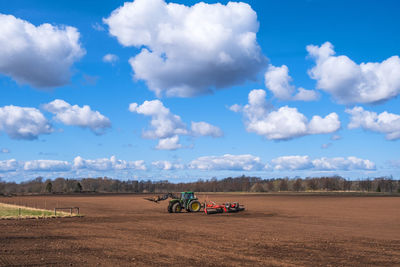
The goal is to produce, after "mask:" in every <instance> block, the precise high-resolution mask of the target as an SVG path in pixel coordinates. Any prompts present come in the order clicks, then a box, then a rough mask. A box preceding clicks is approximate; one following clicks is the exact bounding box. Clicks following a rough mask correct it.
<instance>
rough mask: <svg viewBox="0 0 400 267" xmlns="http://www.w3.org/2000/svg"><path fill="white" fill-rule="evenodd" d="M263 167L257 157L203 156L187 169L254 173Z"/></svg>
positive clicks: (191, 163) (193, 161) (192, 162)
mask: <svg viewBox="0 0 400 267" xmlns="http://www.w3.org/2000/svg"><path fill="white" fill-rule="evenodd" d="M263 167H264V164H262V163H261V160H260V158H259V157H255V156H253V155H249V154H246V155H231V154H225V155H223V156H205V157H199V158H197V159H195V160H192V161H191V162H190V163H189V168H191V169H199V170H236V171H254V170H260V169H262V168H263Z"/></svg>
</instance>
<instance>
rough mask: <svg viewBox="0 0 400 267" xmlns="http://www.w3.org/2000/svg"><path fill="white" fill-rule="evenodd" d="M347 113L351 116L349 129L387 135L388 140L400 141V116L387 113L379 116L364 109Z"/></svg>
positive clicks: (349, 110) (348, 110) (359, 108)
mask: <svg viewBox="0 0 400 267" xmlns="http://www.w3.org/2000/svg"><path fill="white" fill-rule="evenodd" d="M346 112H347V113H348V114H350V123H349V125H348V128H349V129H355V128H362V129H364V130H367V131H373V132H378V133H383V134H386V139H387V140H397V139H400V115H398V114H394V113H389V112H387V111H384V112H382V113H379V114H378V113H376V112H373V111H368V110H364V109H363V108H362V107H354V108H352V109H346Z"/></svg>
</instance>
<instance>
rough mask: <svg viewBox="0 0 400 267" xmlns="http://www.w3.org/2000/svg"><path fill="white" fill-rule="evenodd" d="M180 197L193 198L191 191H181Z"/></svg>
mask: <svg viewBox="0 0 400 267" xmlns="http://www.w3.org/2000/svg"><path fill="white" fill-rule="evenodd" d="M182 198H183V199H193V198H194V196H193V193H182Z"/></svg>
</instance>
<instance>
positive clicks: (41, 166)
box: [24, 159, 71, 172]
mask: <svg viewBox="0 0 400 267" xmlns="http://www.w3.org/2000/svg"><path fill="white" fill-rule="evenodd" d="M70 169H71V164H70V163H69V162H68V161H61V160H44V159H39V160H31V161H26V162H25V163H24V170H25V171H54V172H59V171H68V170H70Z"/></svg>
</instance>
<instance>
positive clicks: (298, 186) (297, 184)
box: [293, 178, 303, 192]
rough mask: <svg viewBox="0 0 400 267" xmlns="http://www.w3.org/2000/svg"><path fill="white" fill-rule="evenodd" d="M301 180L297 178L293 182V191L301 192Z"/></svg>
mask: <svg viewBox="0 0 400 267" xmlns="http://www.w3.org/2000/svg"><path fill="white" fill-rule="evenodd" d="M302 182H303V180H302V179H300V178H298V179H296V180H295V181H294V183H293V190H294V191H297V192H298V191H302V190H303V185H302Z"/></svg>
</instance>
